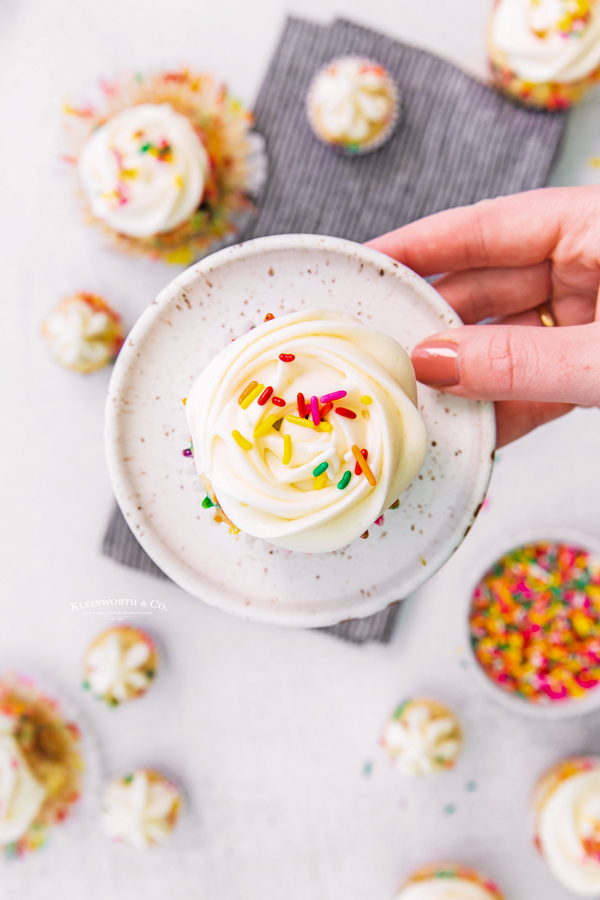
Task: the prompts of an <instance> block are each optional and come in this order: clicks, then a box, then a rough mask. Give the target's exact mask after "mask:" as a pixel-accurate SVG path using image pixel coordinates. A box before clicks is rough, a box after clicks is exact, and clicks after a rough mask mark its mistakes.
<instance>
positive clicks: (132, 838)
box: [101, 769, 183, 850]
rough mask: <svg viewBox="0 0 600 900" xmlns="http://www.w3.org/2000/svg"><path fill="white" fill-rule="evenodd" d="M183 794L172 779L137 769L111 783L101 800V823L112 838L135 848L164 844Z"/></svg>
mask: <svg viewBox="0 0 600 900" xmlns="http://www.w3.org/2000/svg"><path fill="white" fill-rule="evenodd" d="M182 803H183V797H182V795H181V791H180V790H179V788H178V787H177V785H176V784H174V783H173V782H172V781H171V780H170V779H168V778H166V777H165V776H164V775H162V774H161V773H160V772H156V771H154V770H153V769H138V770H137V771H135V772H132V773H131V774H129V775H124V776H122V777H121V778H117V779H116V780H115V781H113V782H111V784H109V785H108V787H107V788H106V791H105V792H104V797H103V800H102V817H101V824H102V828H103V830H104V833H105V834H106V836H107V837H108V838H109V839H110V840H111V841H116V842H118V843H121V844H127V845H128V846H130V847H134V848H135V849H136V850H145V849H147V848H148V847H153V846H157V845H160V844H165V843H166V842H167V841H168V840H169V839H170V837H171V835H172V833H173V830H174V828H175V826H176V825H177V822H178V820H179V816H180V813H181V807H182Z"/></svg>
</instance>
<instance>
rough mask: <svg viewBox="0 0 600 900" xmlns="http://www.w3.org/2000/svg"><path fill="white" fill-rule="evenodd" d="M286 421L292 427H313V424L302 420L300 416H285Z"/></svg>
mask: <svg viewBox="0 0 600 900" xmlns="http://www.w3.org/2000/svg"><path fill="white" fill-rule="evenodd" d="M286 419H287V420H288V422H291V423H292V424H293V425H303V426H304V428H314V427H315V426H314V423H313V422H309V421H308V420H307V419H302V418H301V417H300V416H286Z"/></svg>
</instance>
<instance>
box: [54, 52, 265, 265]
mask: <svg viewBox="0 0 600 900" xmlns="http://www.w3.org/2000/svg"><path fill="white" fill-rule="evenodd" d="M103 88H104V95H105V97H104V101H103V103H102V104H101V105H100V107H99V108H97V109H96V108H95V107H92V106H85V107H82V108H73V107H67V108H66V111H67V113H69V114H70V115H71V116H73V117H75V118H76V121H77V122H78V123H79V125H80V126H81V127H80V128H79V129H78V130H77V131H78V133H77V134H76V135H75V136H74V138H73V142H74V144H75V146H74V149H73V152H72V153H71V154H70V155H68V156H67V159H68V160H69V161H70V162H72V163H73V164H74V165H75V166H76V168H77V173H78V176H79V183H80V186H81V188H82V191H83V195H84V201H85V204H86V208H87V212H88V216H89V219H90V220H91V221H93V222H95V223H97V224H99V225H101V227H102V228H103V230H104V232H105V233H106V234H107V235H108V236H110V238H111V240H112V243H113V244H114V245H115V246H116V247H117V248H119V249H121V250H127V251H132V252H134V253H142V254H146V255H149V256H151V257H154V258H162V259H164V260H166V261H167V262H174V263H183V264H189V263H191V262H193V261H194V259H197V258H198V257H200V256H202V255H204V254H205V253H207V252H209V250H211V249H213V250H214V249H215V248H216V245H217V243H221V244H222V243H223V242H225V241H226V240H227V239H228V238H232V237H234V236H235V233H236V231H237V230H238V228H239V227H241V226H242V225H243V224H245V222H246V221H247V219H248V217H249V215H250V214H251V212H252V211H253V205H252V202H251V197H256V196H258V194H259V193H260V190H261V188H262V185H263V183H264V180H265V176H266V156H265V152H264V141H263V140H262V138H260V137H259V136H258V135H255V134H252V133H251V130H250V129H251V125H252V117H251V115H250V113H249V112H247V111H246V110H245V109H244V108H243V107H242V105H241V104H240V103H239V102H238V101H236V100H234V99H233V98H232V97H231V96H230V95H229V94H228V93H227V91H226V90H225V88H224V87H222V86H221V85H219V84H216V83H215V82H214V81H213V79H212V78H211V77H210V76H209V75H206V74H194V73H192V72H189V71H187V70H183V71H180V72H167V73H163V74H160V75H154V76H150V77H142V76H137V75H136V76H135V77H133V78H130V79H123V80H122V81H120V82H118V83H115V84H113V85H105V84H104V85H103Z"/></svg>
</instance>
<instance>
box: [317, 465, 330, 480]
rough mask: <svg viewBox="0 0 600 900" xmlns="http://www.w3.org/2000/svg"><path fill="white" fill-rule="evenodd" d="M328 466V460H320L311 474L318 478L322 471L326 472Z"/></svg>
mask: <svg viewBox="0 0 600 900" xmlns="http://www.w3.org/2000/svg"><path fill="white" fill-rule="evenodd" d="M328 466H329V463H328V462H322V463H320V464H319V465H318V466H317V468H316V469H313V475H314V476H315V478H318V477H319V475H322V474H323V472H326V471H327V467H328Z"/></svg>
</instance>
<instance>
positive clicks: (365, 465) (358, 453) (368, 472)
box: [351, 444, 377, 487]
mask: <svg viewBox="0 0 600 900" xmlns="http://www.w3.org/2000/svg"><path fill="white" fill-rule="evenodd" d="M351 449H352V453H353V454H354V459H355V460H356V462H357V463H358V464H359V466H360V467H361V469H362V470H363V472H364V474H365V477H366V479H367V481H368V482H369V484H370V485H371V487H375V485H376V484H377V479H376V478H375V476H374V475H373V472H372V471H371V467H370V465H369V463H368V462H367V460H366V459H365V458H364V456H363V455H362V453H361V451H360V449H359V448H358V447H357V446H356V444H352V448H351Z"/></svg>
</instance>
